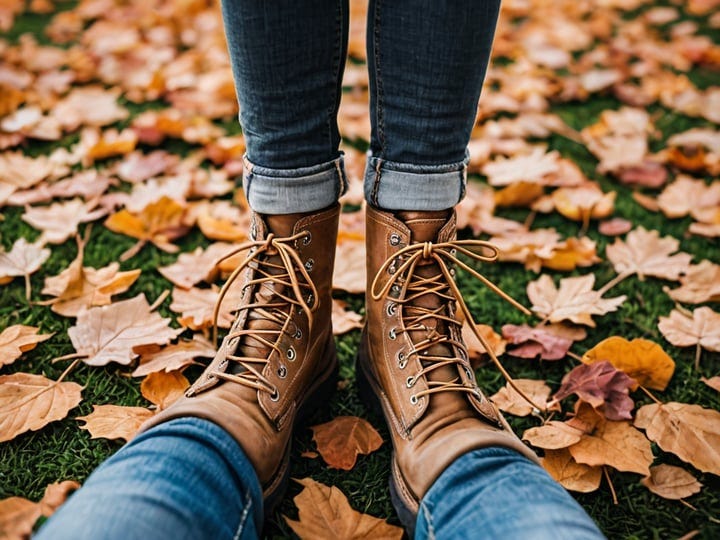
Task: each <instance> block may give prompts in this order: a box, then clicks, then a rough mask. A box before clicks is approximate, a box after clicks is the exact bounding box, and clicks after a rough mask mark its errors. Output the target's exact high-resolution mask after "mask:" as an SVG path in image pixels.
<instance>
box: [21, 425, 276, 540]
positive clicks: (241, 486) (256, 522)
mask: <svg viewBox="0 0 720 540" xmlns="http://www.w3.org/2000/svg"><path fill="white" fill-rule="evenodd" d="M262 505H263V499H262V489H261V488H260V482H259V481H258V479H257V475H256V474H255V471H254V469H253V467H252V464H251V463H250V461H249V460H248V459H247V457H246V456H245V454H244V452H243V451H242V449H241V448H240V446H239V445H238V444H237V442H236V441H235V440H234V439H233V438H232V437H231V436H230V434H228V433H227V432H226V431H224V430H223V429H222V428H220V427H219V426H217V425H216V424H213V423H212V422H209V421H207V420H203V419H201V418H179V419H176V420H172V421H170V422H167V423H164V424H159V425H158V426H155V427H153V428H151V429H149V430H148V431H146V432H144V433H142V434H140V435H139V436H138V437H137V438H135V439H133V440H132V441H131V442H130V443H128V444H126V445H125V446H123V447H122V448H121V449H120V450H119V451H118V452H117V453H116V454H114V455H113V456H112V457H110V458H109V459H108V460H107V461H105V462H104V463H103V464H102V465H101V466H100V467H98V469H97V470H96V471H95V472H93V474H92V475H91V476H90V477H89V478H88V479H87V481H86V482H85V484H84V485H83V487H81V488H80V489H79V490H78V491H77V492H75V493H74V494H73V495H72V496H71V497H70V499H69V500H68V501H67V502H66V503H65V504H64V505H63V506H62V507H61V508H60V509H59V510H58V511H57V512H56V513H55V514H54V515H53V516H52V517H51V518H50V519H49V520H48V522H47V523H45V525H43V527H42V528H41V529H40V531H39V532H38V534H37V536H35V538H36V540H91V539H92V540H97V539H102V540H121V539H122V540H204V539H207V540H237V539H243V540H246V539H251V538H253V539H256V538H258V536H259V532H260V530H261V529H262V516H263V507H262Z"/></svg>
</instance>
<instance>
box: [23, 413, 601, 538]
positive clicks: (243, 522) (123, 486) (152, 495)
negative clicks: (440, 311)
mask: <svg viewBox="0 0 720 540" xmlns="http://www.w3.org/2000/svg"><path fill="white" fill-rule="evenodd" d="M262 505H263V502H262V492H261V489H260V484H259V482H258V480H257V477H256V475H255V472H254V470H253V468H252V465H251V464H250V462H249V461H248V460H247V458H246V457H245V454H244V453H243V451H242V449H241V448H240V446H239V445H238V444H237V443H236V442H235V440H234V439H233V438H232V437H231V436H230V435H229V434H228V433H227V432H225V431H224V430H223V429H221V428H220V427H218V426H217V425H215V424H213V423H211V422H209V421H207V420H203V419H200V418H181V419H177V420H172V421H170V422H167V423H165V424H160V425H158V426H156V427H154V428H152V429H150V430H148V431H146V432H145V433H143V434H141V435H140V436H139V437H137V438H136V439H134V440H133V441H131V442H130V443H129V444H127V445H125V446H124V447H123V448H121V449H120V450H119V451H118V452H117V453H116V454H115V455H113V456H112V457H111V458H110V459H108V460H107V461H105V463H103V464H102V465H101V466H100V467H99V468H98V469H97V470H96V471H95V472H94V473H93V474H92V475H91V476H90V478H88V480H87V481H86V482H85V485H84V486H83V487H82V488H81V489H79V490H78V491H77V492H76V493H75V494H73V495H72V496H71V497H70V499H69V500H68V501H67V502H66V503H65V505H63V506H62V507H61V508H60V509H59V510H58V511H57V512H56V513H55V515H53V516H52V517H51V518H50V519H49V520H48V522H47V523H46V524H45V525H44V526H43V527H42V528H41V529H40V531H39V532H38V534H37V535H36V536H35V538H36V539H37V540H135V539H137V540H185V539H187V540H205V539H207V540H225V539H228V540H230V539H233V540H234V539H240V538H242V539H250V538H258V536H259V532H260V531H261V530H262V516H263V506H262ZM416 538H440V539H454V538H458V539H459V538H498V539H503V540H511V539H516V538H517V539H523V540H545V539H547V540H565V539H568V540H570V539H572V540H585V539H588V540H589V539H598V538H603V536H602V534H601V533H600V532H599V531H598V529H597V528H596V526H595V524H594V523H593V522H592V520H591V519H590V518H589V517H588V515H587V514H586V513H585V512H584V511H583V509H582V508H581V507H580V506H579V505H578V504H577V503H576V502H575V500H574V499H573V498H572V497H570V495H568V493H567V492H566V491H565V490H564V489H563V488H562V487H560V485H558V484H557V483H556V482H555V481H553V480H552V479H551V478H550V477H549V476H548V475H547V474H546V473H545V471H543V470H542V469H541V468H540V467H538V466H537V465H534V464H533V463H531V462H530V461H528V460H527V459H525V458H524V457H522V456H520V455H519V454H517V453H515V452H512V451H510V450H505V449H501V448H488V449H484V450H476V451H474V452H470V453H468V454H465V455H464V456H462V457H460V458H459V459H458V460H456V461H455V462H454V463H453V464H452V465H451V466H450V467H449V468H448V469H447V470H446V471H445V472H444V473H443V474H442V475H441V476H440V478H438V480H437V481H436V482H435V483H434V484H433V486H432V487H431V489H430V491H428V493H427V494H426V495H425V498H424V499H423V500H422V504H421V512H420V514H419V515H418V521H417V527H416Z"/></svg>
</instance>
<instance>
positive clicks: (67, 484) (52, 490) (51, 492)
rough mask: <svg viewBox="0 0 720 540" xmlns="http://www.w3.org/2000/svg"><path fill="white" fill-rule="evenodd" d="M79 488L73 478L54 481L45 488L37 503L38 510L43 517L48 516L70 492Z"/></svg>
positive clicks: (61, 503)
mask: <svg viewBox="0 0 720 540" xmlns="http://www.w3.org/2000/svg"><path fill="white" fill-rule="evenodd" d="M79 488H80V484H79V483H78V482H75V481H74V480H65V481H63V482H55V483H53V484H50V485H48V486H47V487H46V488H45V493H44V494H43V498H42V499H40V502H39V503H38V504H39V505H40V511H41V512H42V515H43V516H45V517H50V516H52V515H53V514H54V513H55V510H57V509H58V508H60V506H62V505H63V503H65V501H66V500H67V498H68V497H69V496H70V494H71V493H72V492H73V491H75V490H76V489H79Z"/></svg>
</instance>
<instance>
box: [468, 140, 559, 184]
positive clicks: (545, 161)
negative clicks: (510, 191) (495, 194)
mask: <svg viewBox="0 0 720 540" xmlns="http://www.w3.org/2000/svg"><path fill="white" fill-rule="evenodd" d="M559 158H560V154H559V153H558V152H557V150H553V151H551V152H547V153H546V152H545V149H544V148H542V147H535V148H533V149H532V150H531V152H530V153H528V154H522V155H518V156H513V157H511V158H503V157H500V158H497V159H496V160H495V161H492V162H490V163H487V164H486V165H485V166H483V168H482V169H481V172H482V173H483V174H484V175H485V176H487V177H488V183H489V184H490V185H491V186H507V185H510V184H514V183H517V182H525V183H533V184H541V185H547V184H549V183H550V181H549V180H548V177H549V176H550V175H551V174H554V173H557V172H558V171H559V168H560V167H559V164H558V160H559Z"/></svg>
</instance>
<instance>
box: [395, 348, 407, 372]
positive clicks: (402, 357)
mask: <svg viewBox="0 0 720 540" xmlns="http://www.w3.org/2000/svg"><path fill="white" fill-rule="evenodd" d="M397 361H398V367H399V368H400V369H405V366H407V358H406V357H405V353H404V352H402V351H400V352H399V353H397Z"/></svg>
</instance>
